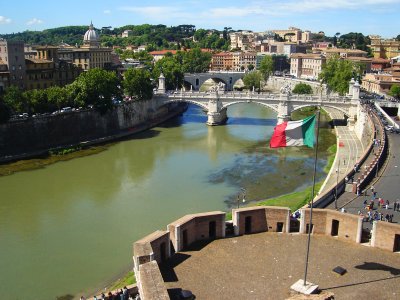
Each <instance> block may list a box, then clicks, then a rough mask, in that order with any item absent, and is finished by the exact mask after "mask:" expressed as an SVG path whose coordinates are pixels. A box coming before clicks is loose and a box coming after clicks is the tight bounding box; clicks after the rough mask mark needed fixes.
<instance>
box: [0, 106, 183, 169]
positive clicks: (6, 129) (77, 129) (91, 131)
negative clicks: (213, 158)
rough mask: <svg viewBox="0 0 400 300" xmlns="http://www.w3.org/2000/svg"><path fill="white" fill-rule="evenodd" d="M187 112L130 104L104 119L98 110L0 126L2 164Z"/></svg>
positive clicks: (89, 142)
mask: <svg viewBox="0 0 400 300" xmlns="http://www.w3.org/2000/svg"><path fill="white" fill-rule="evenodd" d="M185 109H186V105H182V104H170V105H168V106H162V107H160V108H159V103H158V100H157V99H152V100H148V101H130V102H125V103H123V104H120V105H118V106H117V107H115V108H114V109H113V110H111V111H109V112H108V113H106V114H104V115H101V114H100V113H99V112H97V111H96V110H95V109H87V110H81V111H71V112H67V113H62V114H57V115H46V116H38V117H35V118H26V119H22V120H15V121H10V122H8V123H5V124H1V125H0V162H2V163H5V162H9V161H15V160H18V159H24V158H29V157H35V156H40V155H45V154H47V153H48V151H49V150H51V149H55V150H57V149H65V148H71V147H78V146H79V147H85V146H90V145H94V144H101V143H105V142H110V141H113V140H117V139H120V138H123V137H126V136H129V135H132V134H134V133H137V132H140V131H143V130H146V129H148V128H151V127H154V126H156V125H157V124H159V123H161V122H164V121H165V120H167V119H169V118H172V117H174V116H176V115H178V114H180V113H182V112H183V111H184V110H185Z"/></svg>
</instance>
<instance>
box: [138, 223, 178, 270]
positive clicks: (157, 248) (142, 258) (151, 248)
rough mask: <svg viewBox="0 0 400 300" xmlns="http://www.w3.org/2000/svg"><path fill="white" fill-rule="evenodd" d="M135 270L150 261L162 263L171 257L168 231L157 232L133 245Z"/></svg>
mask: <svg viewBox="0 0 400 300" xmlns="http://www.w3.org/2000/svg"><path fill="white" fill-rule="evenodd" d="M133 253H134V262H135V269H136V270H138V269H139V266H140V265H142V264H145V263H148V262H150V261H153V260H154V261H156V262H157V263H161V262H162V261H164V260H166V259H167V258H169V257H170V255H171V250H170V237H169V232H168V231H161V230H157V231H155V232H153V233H151V234H149V235H148V236H146V237H144V238H143V239H141V240H139V241H137V242H135V243H134V245H133Z"/></svg>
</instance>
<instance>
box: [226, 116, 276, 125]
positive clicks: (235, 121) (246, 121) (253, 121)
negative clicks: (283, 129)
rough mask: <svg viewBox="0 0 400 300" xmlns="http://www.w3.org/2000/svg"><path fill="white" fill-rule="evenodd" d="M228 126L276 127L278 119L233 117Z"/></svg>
mask: <svg viewBox="0 0 400 300" xmlns="http://www.w3.org/2000/svg"><path fill="white" fill-rule="evenodd" d="M227 124H228V125H256V126H275V125H276V119H261V118H246V117H232V118H229V119H228V123H227Z"/></svg>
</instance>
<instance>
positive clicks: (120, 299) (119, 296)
mask: <svg viewBox="0 0 400 300" xmlns="http://www.w3.org/2000/svg"><path fill="white" fill-rule="evenodd" d="M85 299H86V298H85V297H83V296H82V297H81V298H80V300H85ZM133 299H139V298H137V297H136V298H132V296H131V295H129V290H128V288H127V287H126V286H124V288H123V289H119V290H117V291H115V292H114V293H112V292H108V293H107V294H105V293H101V295H100V296H94V297H93V300H133Z"/></svg>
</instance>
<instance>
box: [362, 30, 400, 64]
mask: <svg viewBox="0 0 400 300" xmlns="http://www.w3.org/2000/svg"><path fill="white" fill-rule="evenodd" d="M369 37H370V39H371V45H370V47H371V50H372V53H373V55H374V58H385V59H391V58H394V57H396V56H399V55H400V41H397V40H395V39H382V38H381V37H380V36H378V35H374V36H369Z"/></svg>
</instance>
